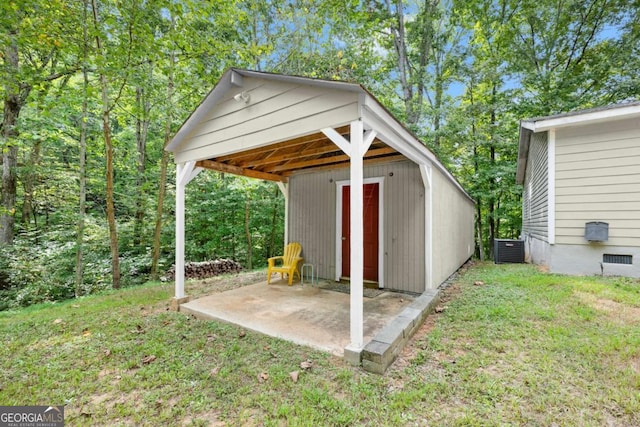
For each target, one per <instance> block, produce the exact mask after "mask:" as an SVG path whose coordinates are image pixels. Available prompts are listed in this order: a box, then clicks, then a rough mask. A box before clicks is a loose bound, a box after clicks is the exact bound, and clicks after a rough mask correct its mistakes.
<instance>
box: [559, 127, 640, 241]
mask: <svg viewBox="0 0 640 427" xmlns="http://www.w3.org/2000/svg"><path fill="white" fill-rule="evenodd" d="M556 170H557V172H556V188H557V190H556V210H557V217H556V220H557V228H556V241H557V243H561V244H570V245H576V244H587V241H586V240H585V239H584V226H585V223H586V222H590V221H604V222H608V223H609V240H608V241H607V242H605V243H604V244H605V245H607V246H632V247H640V120H638V119H627V120H618V121H614V122H610V123H604V124H603V123H600V124H592V125H586V126H581V127H575V128H568V129H560V130H558V131H557V134H556Z"/></svg>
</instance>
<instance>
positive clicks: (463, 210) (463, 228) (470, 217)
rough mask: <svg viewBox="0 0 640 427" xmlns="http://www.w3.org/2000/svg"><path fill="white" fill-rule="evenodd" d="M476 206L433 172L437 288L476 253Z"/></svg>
mask: <svg viewBox="0 0 640 427" xmlns="http://www.w3.org/2000/svg"><path fill="white" fill-rule="evenodd" d="M474 209H475V205H474V203H473V202H472V201H471V199H469V198H468V197H467V196H466V195H464V194H463V193H462V192H461V191H460V190H459V189H458V188H457V187H456V186H454V184H453V183H452V182H451V181H450V180H448V179H447V178H446V177H445V175H444V174H443V173H442V172H440V171H438V170H436V169H435V168H434V169H433V285H434V287H437V286H438V285H440V284H441V283H442V282H444V281H445V280H446V279H447V278H448V277H449V276H450V275H451V274H452V273H453V272H454V271H456V270H457V269H458V267H460V266H461V265H462V264H464V263H465V261H467V260H468V259H469V258H470V257H471V256H472V255H473V250H474V232H473V230H474Z"/></svg>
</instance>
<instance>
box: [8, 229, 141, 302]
mask: <svg viewBox="0 0 640 427" xmlns="http://www.w3.org/2000/svg"><path fill="white" fill-rule="evenodd" d="M83 264H84V274H83V282H82V284H81V286H80V287H79V289H77V292H78V294H79V295H88V294H92V293H96V292H99V291H103V290H106V289H111V254H110V251H109V236H108V230H107V228H106V227H105V226H103V225H102V224H100V222H99V221H95V220H94V219H92V218H91V217H88V219H87V222H86V226H85V243H84V256H83ZM150 265H151V259H150V255H149V251H146V253H144V254H138V253H135V252H123V253H121V257H120V266H121V267H120V268H121V272H122V285H123V286H128V285H134V284H139V283H142V282H144V281H146V280H147V278H148V273H149V268H150ZM75 268H76V243H75V241H72V240H70V239H69V230H68V229H66V228H62V227H60V228H53V229H50V230H48V231H46V232H42V231H37V232H32V233H30V232H23V233H20V234H19V235H18V236H17V239H16V241H15V243H14V245H13V247H11V248H5V249H3V250H2V251H0V272H2V273H1V274H0V310H6V309H9V308H14V307H21V306H28V305H31V304H37V303H42V302H50V301H61V300H65V299H69V298H73V297H74V296H75V294H76V287H75V274H76V272H75Z"/></svg>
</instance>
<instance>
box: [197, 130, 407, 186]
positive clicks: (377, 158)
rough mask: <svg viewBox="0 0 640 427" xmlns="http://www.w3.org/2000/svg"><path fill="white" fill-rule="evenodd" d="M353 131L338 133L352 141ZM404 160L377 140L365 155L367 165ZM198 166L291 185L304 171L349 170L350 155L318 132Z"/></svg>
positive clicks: (198, 163)
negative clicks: (293, 179) (295, 174)
mask: <svg viewBox="0 0 640 427" xmlns="http://www.w3.org/2000/svg"><path fill="white" fill-rule="evenodd" d="M349 129H350V128H349V126H343V127H341V128H338V129H336V131H337V132H338V133H339V134H341V135H343V136H344V137H345V138H347V139H348V138H349ZM401 159H404V156H403V155H402V154H400V153H398V152H397V151H396V150H394V149H393V148H391V147H389V146H387V145H386V144H384V143H383V142H382V141H380V140H379V139H377V138H376V139H375V140H374V141H373V143H372V144H371V147H369V151H367V153H366V154H365V156H364V163H365V164H371V163H381V162H387V161H393V160H401ZM196 166H199V167H202V168H205V169H211V170H215V171H219V172H224V173H230V174H234V175H242V176H247V177H251V178H258V179H264V180H268V181H280V182H287V180H288V177H289V176H290V175H291V174H292V173H294V172H296V171H300V170H322V169H337V168H346V167H349V156H347V155H346V154H344V153H343V152H342V151H341V150H340V148H338V146H337V145H335V144H334V143H333V142H332V141H331V140H330V139H329V138H327V137H326V136H325V135H324V134H323V133H322V132H318V133H314V134H311V135H305V136H302V137H298V138H294V139H291V140H289V141H284V142H280V143H277V144H272V145H268V146H266V147H261V148H254V149H251V150H247V151H241V152H239V153H234V154H229V155H226V156H219V157H215V158H211V159H208V160H201V161H199V162H197V163H196Z"/></svg>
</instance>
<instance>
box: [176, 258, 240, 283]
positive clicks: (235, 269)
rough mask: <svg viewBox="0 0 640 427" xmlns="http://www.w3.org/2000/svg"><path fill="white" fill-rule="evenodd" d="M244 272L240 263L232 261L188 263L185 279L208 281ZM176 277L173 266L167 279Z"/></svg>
mask: <svg viewBox="0 0 640 427" xmlns="http://www.w3.org/2000/svg"><path fill="white" fill-rule="evenodd" d="M241 270H242V266H241V265H240V263H237V262H235V261H234V260H232V259H224V258H223V259H216V260H212V261H204V262H188V263H186V264H185V265H184V278H185V279H206V278H207V277H213V276H219V275H220V274H226V273H239V272H240V271H241ZM175 277H176V266H175V265H172V266H171V268H170V269H169V270H168V271H167V279H168V280H174V279H175Z"/></svg>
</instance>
